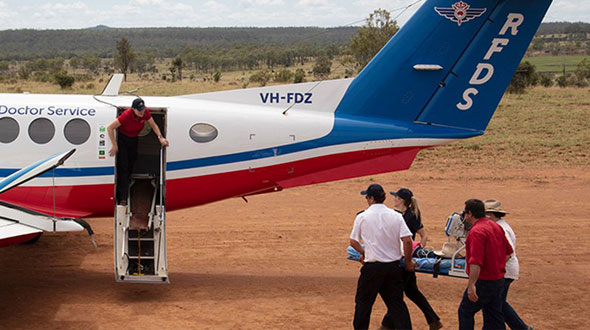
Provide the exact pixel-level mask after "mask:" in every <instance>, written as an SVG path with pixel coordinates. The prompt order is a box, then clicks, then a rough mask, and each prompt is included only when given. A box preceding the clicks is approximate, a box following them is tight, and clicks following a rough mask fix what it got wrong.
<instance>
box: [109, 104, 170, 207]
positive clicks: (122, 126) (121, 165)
mask: <svg viewBox="0 0 590 330" xmlns="http://www.w3.org/2000/svg"><path fill="white" fill-rule="evenodd" d="M146 122H147V123H148V124H149V125H150V127H151V128H152V130H153V131H154V133H155V134H156V136H157V137H158V141H160V144H161V145H162V146H165V147H166V146H168V145H169V144H168V140H166V138H164V137H163V136H162V133H161V132H160V128H159V127H158V125H157V124H156V122H155V121H154V119H153V118H152V114H151V113H150V111H149V110H148V109H146V107H145V103H144V102H143V100H142V99H141V98H139V97H138V98H136V99H135V100H133V103H132V105H131V108H129V109H127V110H125V111H124V112H123V113H122V114H121V115H119V117H117V119H115V120H114V121H113V122H112V123H111V124H110V125H109V126H108V127H107V132H108V134H109V139H110V140H111V144H112V145H113V147H112V148H111V150H110V151H109V155H111V157H112V156H115V155H117V188H116V190H117V191H116V194H117V195H116V197H117V204H119V205H127V195H128V190H129V177H130V176H131V173H132V171H133V165H134V164H135V160H136V159H137V136H138V135H139V133H140V132H141V130H143V127H144V126H145V123H146ZM115 129H117V140H116V141H115Z"/></svg>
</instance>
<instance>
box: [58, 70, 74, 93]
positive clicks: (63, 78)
mask: <svg viewBox="0 0 590 330" xmlns="http://www.w3.org/2000/svg"><path fill="white" fill-rule="evenodd" d="M54 79H55V82H56V83H57V84H58V85H59V87H61V89H66V88H70V87H72V85H74V82H75V81H76V79H75V78H74V77H72V76H70V75H68V74H67V73H65V72H63V71H62V72H58V73H56V74H55V76H54Z"/></svg>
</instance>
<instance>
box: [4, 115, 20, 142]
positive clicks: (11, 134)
mask: <svg viewBox="0 0 590 330" xmlns="http://www.w3.org/2000/svg"><path fill="white" fill-rule="evenodd" d="M19 131H20V129H19V127H18V122H17V121H16V120H14V119H12V118H9V117H4V118H0V142H2V143H10V142H12V141H14V140H16V138H17V137H18V133H19Z"/></svg>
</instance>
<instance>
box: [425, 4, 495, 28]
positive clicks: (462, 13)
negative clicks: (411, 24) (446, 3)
mask: <svg viewBox="0 0 590 330" xmlns="http://www.w3.org/2000/svg"><path fill="white" fill-rule="evenodd" d="M434 10H435V11H436V12H437V13H438V14H439V15H440V16H442V17H444V18H446V19H448V20H451V21H452V22H455V23H457V24H458V25H459V26H461V24H463V23H464V22H469V21H471V20H472V19H475V18H478V17H479V16H481V15H483V14H484V13H485V12H486V10H487V9H486V8H471V6H470V5H469V4H467V3H466V2H463V1H459V2H456V3H455V4H453V5H452V6H451V8H448V7H446V8H445V7H434Z"/></svg>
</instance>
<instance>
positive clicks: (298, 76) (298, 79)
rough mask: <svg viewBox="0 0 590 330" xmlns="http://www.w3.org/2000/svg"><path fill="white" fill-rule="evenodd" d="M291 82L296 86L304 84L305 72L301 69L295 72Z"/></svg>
mask: <svg viewBox="0 0 590 330" xmlns="http://www.w3.org/2000/svg"><path fill="white" fill-rule="evenodd" d="M293 82H294V83H296V84H299V83H302V82H305V71H304V70H303V69H297V70H295V75H294V77H293Z"/></svg>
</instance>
